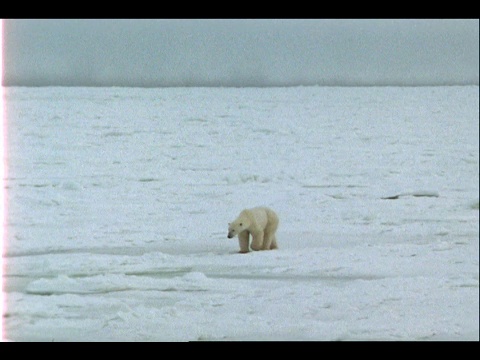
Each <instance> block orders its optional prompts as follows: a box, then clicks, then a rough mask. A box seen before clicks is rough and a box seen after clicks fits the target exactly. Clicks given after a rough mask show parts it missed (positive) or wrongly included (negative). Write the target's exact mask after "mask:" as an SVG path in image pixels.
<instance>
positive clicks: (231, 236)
mask: <svg viewBox="0 0 480 360" xmlns="http://www.w3.org/2000/svg"><path fill="white" fill-rule="evenodd" d="M234 236H235V235H233V234H232V231H229V232H228V235H227V238H229V239H231V238H233V237H234Z"/></svg>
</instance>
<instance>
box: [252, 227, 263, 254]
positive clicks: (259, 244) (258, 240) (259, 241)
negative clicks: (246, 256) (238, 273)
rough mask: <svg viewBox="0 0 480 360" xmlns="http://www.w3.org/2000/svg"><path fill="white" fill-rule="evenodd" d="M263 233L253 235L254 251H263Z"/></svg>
mask: <svg viewBox="0 0 480 360" xmlns="http://www.w3.org/2000/svg"><path fill="white" fill-rule="evenodd" d="M263 235H264V233H263V231H259V232H257V233H255V234H252V238H253V239H252V250H255V251H256V250H262V248H263Z"/></svg>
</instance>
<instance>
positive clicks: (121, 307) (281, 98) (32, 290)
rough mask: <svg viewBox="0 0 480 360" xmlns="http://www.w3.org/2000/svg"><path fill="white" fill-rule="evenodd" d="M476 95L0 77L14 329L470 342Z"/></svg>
mask: <svg viewBox="0 0 480 360" xmlns="http://www.w3.org/2000/svg"><path fill="white" fill-rule="evenodd" d="M478 96H479V90H478V86H461V87H454V86H450V87H355V88H349V87H338V88H337V87H291V88H163V89H161V88H158V89H141V88H61V87H59V88H56V87H51V88H48V87H44V88H21V87H19V88H14V87H13V88H12V87H9V88H6V105H7V115H8V134H7V135H8V137H7V139H8V147H7V155H8V174H7V175H8V178H7V179H6V184H7V197H8V208H7V210H8V219H7V228H6V232H7V241H6V249H5V263H6V271H5V274H4V291H5V294H6V300H7V304H6V313H5V314H4V317H3V320H4V328H5V331H4V336H5V337H6V338H7V339H9V340H13V341H208V340H227V341H228V340H478V339H479V311H478V309H479V265H478V264H479V263H478V259H479V247H478V244H479V212H478V202H479V186H478V184H479V132H478V114H479V102H478ZM259 205H266V206H269V207H272V208H273V209H275V210H276V212H277V213H278V215H279V217H280V227H279V230H278V234H277V239H278V244H279V249H278V250H275V251H262V252H251V253H249V254H238V250H239V247H238V241H237V240H236V239H235V240H231V239H227V224H228V222H230V221H231V220H233V219H234V218H235V217H236V216H237V215H238V213H239V212H240V211H241V210H242V209H244V208H248V207H254V206H259Z"/></svg>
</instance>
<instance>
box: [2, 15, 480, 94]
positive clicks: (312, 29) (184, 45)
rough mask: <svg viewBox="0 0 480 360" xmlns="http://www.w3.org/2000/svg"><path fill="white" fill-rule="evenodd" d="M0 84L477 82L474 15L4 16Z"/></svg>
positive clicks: (129, 84) (477, 30) (386, 83)
mask: <svg viewBox="0 0 480 360" xmlns="http://www.w3.org/2000/svg"><path fill="white" fill-rule="evenodd" d="M4 64H5V66H4V81H3V82H4V85H6V86H42V85H68V86H285V85H314V84H315V85H448V84H476V85H478V84H479V20H478V19H473V20H303V19H302V20H285V19H284V20H273V19H271V20H191V19H190V20H129V19H124V20H75V19H69V20H58V19H56V20H18V19H15V20H4Z"/></svg>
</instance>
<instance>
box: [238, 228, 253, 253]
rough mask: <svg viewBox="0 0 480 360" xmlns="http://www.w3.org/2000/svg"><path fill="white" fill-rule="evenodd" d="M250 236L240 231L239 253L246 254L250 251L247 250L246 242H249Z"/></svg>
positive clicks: (246, 232)
mask: <svg viewBox="0 0 480 360" xmlns="http://www.w3.org/2000/svg"><path fill="white" fill-rule="evenodd" d="M249 237H250V234H249V233H248V231H242V232H241V233H240V234H238V243H239V244H240V253H242V254H243V253H248V252H249V251H250V250H249V248H248V240H249Z"/></svg>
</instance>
